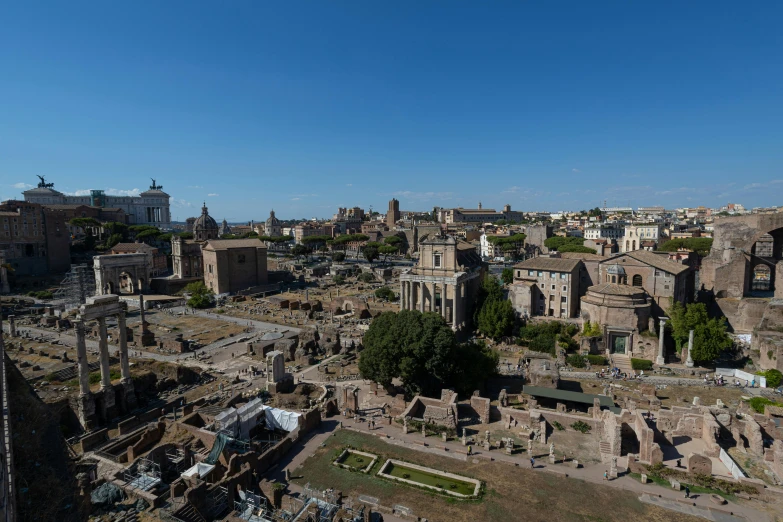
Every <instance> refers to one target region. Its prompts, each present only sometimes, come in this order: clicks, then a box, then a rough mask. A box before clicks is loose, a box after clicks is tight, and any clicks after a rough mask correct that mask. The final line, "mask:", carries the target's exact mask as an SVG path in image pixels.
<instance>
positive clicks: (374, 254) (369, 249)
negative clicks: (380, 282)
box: [362, 243, 380, 264]
mask: <svg viewBox="0 0 783 522" xmlns="http://www.w3.org/2000/svg"><path fill="white" fill-rule="evenodd" d="M362 255H363V256H364V258H365V259H366V260H367V262H368V263H370V264H372V262H373V261H375V260H376V259H378V256H379V255H380V251H379V248H378V243H367V245H365V246H364V248H362Z"/></svg>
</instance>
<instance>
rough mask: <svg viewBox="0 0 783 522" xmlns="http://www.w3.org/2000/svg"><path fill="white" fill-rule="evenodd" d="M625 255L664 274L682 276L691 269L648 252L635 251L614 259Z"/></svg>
mask: <svg viewBox="0 0 783 522" xmlns="http://www.w3.org/2000/svg"><path fill="white" fill-rule="evenodd" d="M624 255H625V256H628V257H630V258H632V259H636V260H637V261H641V262H642V263H645V264H647V265H650V266H651V267H654V268H657V269H658V270H663V271H664V272H668V273H670V274H674V275H677V274H681V273H682V272H685V271H686V270H688V268H689V267H688V266H687V265H683V264H682V263H678V262H676V261H671V260H670V259H668V258H667V257H664V256H662V255H661V254H654V253H652V252H650V251H648V250H634V251H633V252H626V253H625V254H621V255H619V256H615V257H613V258H612V259H613V260H616V259H619V258H620V257H622V256H624ZM615 262H616V261H615Z"/></svg>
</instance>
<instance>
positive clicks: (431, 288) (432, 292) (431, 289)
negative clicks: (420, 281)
mask: <svg viewBox="0 0 783 522" xmlns="http://www.w3.org/2000/svg"><path fill="white" fill-rule="evenodd" d="M427 286H429V293H430V312H435V311H436V309H435V286H436V285H435V283H430V284H429V285H427Z"/></svg>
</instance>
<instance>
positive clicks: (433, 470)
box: [378, 459, 481, 498]
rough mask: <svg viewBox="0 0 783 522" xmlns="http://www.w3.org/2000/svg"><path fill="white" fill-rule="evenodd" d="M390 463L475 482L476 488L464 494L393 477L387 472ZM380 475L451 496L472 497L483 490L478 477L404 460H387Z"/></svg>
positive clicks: (462, 480) (461, 480) (467, 482)
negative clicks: (474, 477)
mask: <svg viewBox="0 0 783 522" xmlns="http://www.w3.org/2000/svg"><path fill="white" fill-rule="evenodd" d="M390 464H392V465H397V466H404V467H406V468H411V469H416V470H419V471H423V472H425V473H431V474H433V475H440V476H442V477H445V478H450V479H452V480H458V481H460V482H465V483H466V484H474V485H475V488H474V489H473V494H472V495H463V494H462V493H457V492H455V491H449V490H447V489H444V488H438V487H436V486H429V485H427V484H422V483H421V482H416V481H413V480H407V479H404V478H401V477H393V476H391V475H389V474H387V473H386V472H385V470H386V468H388V467H389V465H390ZM378 476H379V477H383V478H386V479H389V480H394V481H397V482H403V483H405V484H411V485H413V486H418V487H420V488H426V489H431V490H433V491H437V492H439V493H446V494H447V495H451V496H454V497H458V498H472V497H476V496H478V494H479V491H480V490H481V482H480V481H478V480H476V479H472V478H468V477H463V476H462V475H455V474H454V473H447V472H445V471H440V470H437V469H433V468H427V467H424V466H417V465H416V464H409V463H407V462H403V461H401V460H393V459H388V460H387V461H386V462H384V463H383V466H381V469H380V471H378Z"/></svg>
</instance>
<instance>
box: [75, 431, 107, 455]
mask: <svg viewBox="0 0 783 522" xmlns="http://www.w3.org/2000/svg"><path fill="white" fill-rule="evenodd" d="M107 440H109V430H108V428H103V429H102V430H98V431H94V432H92V433H90V434H89V435H86V436H84V437H82V440H80V441H79V446H81V449H82V453H84V452H87V451H90V450H91V449H93V448H95V447H97V446H100V445H101V444H103V443H104V442H106V441H107Z"/></svg>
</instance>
